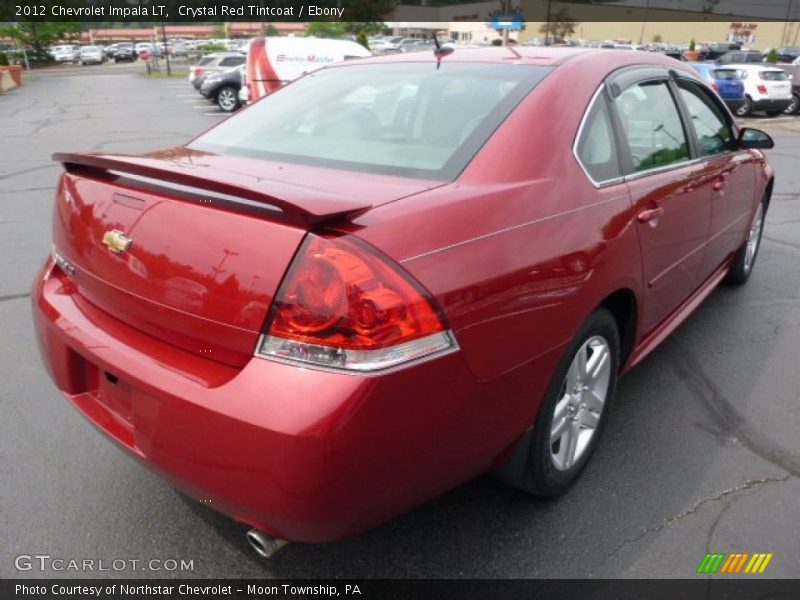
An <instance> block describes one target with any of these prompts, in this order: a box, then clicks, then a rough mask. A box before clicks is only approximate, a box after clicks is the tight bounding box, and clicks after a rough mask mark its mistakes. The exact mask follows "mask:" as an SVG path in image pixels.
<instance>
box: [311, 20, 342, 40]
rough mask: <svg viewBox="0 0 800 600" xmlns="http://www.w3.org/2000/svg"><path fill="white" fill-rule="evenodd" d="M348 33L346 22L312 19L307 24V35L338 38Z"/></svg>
mask: <svg viewBox="0 0 800 600" xmlns="http://www.w3.org/2000/svg"><path fill="white" fill-rule="evenodd" d="M345 33H347V29H346V28H345V25H344V23H340V22H338V21H312V22H311V23H309V24H308V25H306V35H313V36H315V37H320V38H338V37H342V36H343V35H344V34H345Z"/></svg>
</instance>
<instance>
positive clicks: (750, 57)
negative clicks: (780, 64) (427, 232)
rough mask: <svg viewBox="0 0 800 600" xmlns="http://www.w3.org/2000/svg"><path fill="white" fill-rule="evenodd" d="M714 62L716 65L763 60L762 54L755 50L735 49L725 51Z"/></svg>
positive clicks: (760, 61)
mask: <svg viewBox="0 0 800 600" xmlns="http://www.w3.org/2000/svg"><path fill="white" fill-rule="evenodd" d="M714 62H715V63H716V64H717V65H746V64H761V63H763V62H764V55H763V54H761V52H758V51H757V50H736V51H734V52H726V53H725V54H723V55H722V56H720V57H719V58H718V59H717V60H715V61H714Z"/></svg>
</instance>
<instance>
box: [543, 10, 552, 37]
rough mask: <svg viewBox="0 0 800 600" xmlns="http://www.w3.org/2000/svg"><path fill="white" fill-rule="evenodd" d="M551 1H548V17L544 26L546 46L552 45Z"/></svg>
mask: <svg viewBox="0 0 800 600" xmlns="http://www.w3.org/2000/svg"><path fill="white" fill-rule="evenodd" d="M550 5H551V2H550V0H547V17H546V20H545V24H544V45H545V46H549V45H550Z"/></svg>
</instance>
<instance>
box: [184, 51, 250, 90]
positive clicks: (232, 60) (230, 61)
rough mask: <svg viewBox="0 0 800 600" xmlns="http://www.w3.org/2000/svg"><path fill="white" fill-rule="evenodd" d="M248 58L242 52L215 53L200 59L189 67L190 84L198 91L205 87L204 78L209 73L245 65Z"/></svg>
mask: <svg viewBox="0 0 800 600" xmlns="http://www.w3.org/2000/svg"><path fill="white" fill-rule="evenodd" d="M245 60H246V57H245V55H244V54H242V53H241V52H215V53H213V54H208V55H206V56H204V57H203V58H201V59H200V62H199V63H197V64H196V65H194V66H191V67H189V83H191V84H192V85H193V86H194V88H195V89H196V90H199V89H200V86H201V85H203V78H204V77H205V76H206V75H208V74H209V73H219V72H220V71H224V70H226V69H230V68H232V67H238V66H239V65H243V64H244V62H245Z"/></svg>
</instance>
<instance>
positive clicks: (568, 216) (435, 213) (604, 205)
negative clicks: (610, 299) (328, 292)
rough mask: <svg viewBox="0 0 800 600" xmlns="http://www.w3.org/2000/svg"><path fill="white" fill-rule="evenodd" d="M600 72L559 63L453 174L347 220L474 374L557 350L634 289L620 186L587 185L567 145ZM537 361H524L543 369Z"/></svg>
mask: <svg viewBox="0 0 800 600" xmlns="http://www.w3.org/2000/svg"><path fill="white" fill-rule="evenodd" d="M619 54H621V53H619ZM613 67H614V59H612V63H611V65H610V66H609V70H610V69H612V68H613ZM606 72H607V71H603V72H601V73H598V71H597V69H596V65H595V67H594V68H589V67H588V65H584V64H581V63H580V61H577V60H576V61H575V64H572V63H567V65H564V66H562V67H560V68H559V69H558V70H556V71H555V72H554V73H553V74H551V75H550V76H548V77H547V78H546V79H545V80H544V81H543V82H542V83H541V84H540V85H539V86H538V87H537V88H536V89H535V90H534V92H533V93H532V94H531V95H530V96H529V97H528V98H527V99H526V100H524V101H523V103H522V104H521V105H520V106H519V107H518V108H517V110H516V111H515V112H514V113H512V115H510V116H509V118H508V119H507V120H506V121H505V123H504V124H503V125H502V126H501V127H500V128H499V129H498V131H496V132H495V135H494V136H493V137H492V138H491V139H490V140H489V141H488V142H487V143H486V145H485V146H484V148H483V150H482V151H481V152H480V153H479V154H478V156H476V157H475V159H474V160H473V161H472V163H471V164H470V165H469V166H468V167H467V169H466V170H465V171H464V173H462V175H461V177H460V178H459V179H458V180H457V181H455V182H453V183H452V184H449V185H447V186H444V187H442V188H438V189H437V190H435V191H432V192H429V193H424V194H420V195H418V196H415V197H413V198H407V199H404V200H402V201H401V202H395V203H391V204H388V205H385V206H383V207H380V208H378V209H376V210H373V211H370V212H369V213H367V214H366V215H364V216H362V217H360V218H358V219H356V220H355V222H354V223H353V225H352V228H351V231H354V232H356V233H357V234H358V235H360V236H362V237H363V238H364V239H366V240H367V241H369V242H371V243H373V244H375V245H376V246H378V247H380V248H381V249H382V250H383V251H385V252H387V253H388V254H389V255H390V256H392V257H393V258H395V259H396V260H398V261H399V262H400V263H401V264H402V265H403V267H404V268H406V269H407V270H408V271H409V272H410V273H411V274H412V275H413V276H414V277H416V278H417V279H418V280H419V281H420V282H421V283H422V284H423V285H424V286H425V287H426V288H427V289H428V290H429V291H430V292H431V293H432V294H433V295H434V296H435V297H436V299H437V301H438V302H439V303H440V305H441V306H442V308H443V310H444V312H445V315H446V317H447V319H448V321H449V325H450V327H451V328H452V329H453V331H454V332H455V334H456V338H457V340H458V342H459V344H460V346H461V348H462V350H463V352H464V354H465V356H466V358H467V360H468V363H469V365H470V368H471V370H472V372H473V374H474V375H475V377H476V378H477V379H479V380H490V379H494V378H497V377H500V376H502V375H505V374H508V373H509V372H511V371H513V370H515V369H518V368H522V367H524V366H526V365H530V364H531V363H532V362H533V361H536V359H537V358H539V357H544V356H551V357H553V356H556V357H557V355H558V352H554V351H557V350H559V349H560V348H562V347H563V346H564V345H565V344H567V343H568V342H569V341H570V340H571V339H572V337H573V336H574V335H575V333H576V331H577V330H578V328H579V327H580V325H581V324H582V322H583V321H584V320H585V318H586V317H587V316H588V315H589V314H590V313H591V312H592V310H593V309H594V308H595V307H596V306H597V305H598V304H600V303H601V302H602V301H603V299H604V298H606V297H607V296H608V295H609V294H610V293H612V292H614V291H616V290H618V289H622V288H626V289H630V290H631V291H633V293H634V294H636V295H637V296H638V295H639V291H640V286H641V277H642V273H641V260H640V257H639V246H638V239H637V237H636V233H635V229H634V228H633V227H632V226H631V225H632V222H633V212H632V207H631V205H630V200H629V196H628V193H627V187H626V186H625V185H617V186H612V187H608V188H604V189H597V188H595V187H594V186H593V185H592V183H591V182H590V181H589V180H588V178H587V177H586V176H585V174H584V173H583V171H582V170H581V168H580V167H579V165H578V163H577V161H576V160H575V158H574V156H573V154H572V144H573V141H574V139H575V135H576V133H577V130H578V126H579V123H580V120H581V117H582V115H583V113H584V111H585V109H586V108H587V106H588V103H589V100H590V98H591V97H592V95H593V94H594V92H595V90H596V89H597V87H598V86H599V85H600V84H601V82H602V79H603V78H604V77H603V75H604V74H605V73H606ZM551 362H552V361H551ZM539 366H540V365H537V368H536V369H532V368H531V369H529V370H530V371H531V373H532V374H534V375H537V374H538V375H541V373H545V374H546V375H547V377H549V371H550V369H539V368H538V367H539ZM551 366H552V365H551ZM534 371H536V372H538V373H533V372H534ZM541 383H542V382H537V387H541V386H540V385H539V384H541Z"/></svg>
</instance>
